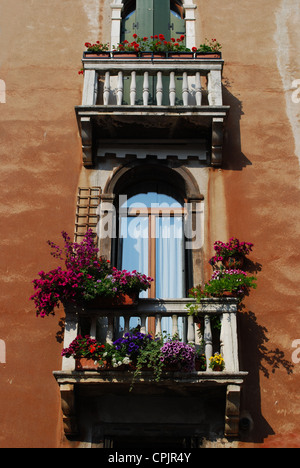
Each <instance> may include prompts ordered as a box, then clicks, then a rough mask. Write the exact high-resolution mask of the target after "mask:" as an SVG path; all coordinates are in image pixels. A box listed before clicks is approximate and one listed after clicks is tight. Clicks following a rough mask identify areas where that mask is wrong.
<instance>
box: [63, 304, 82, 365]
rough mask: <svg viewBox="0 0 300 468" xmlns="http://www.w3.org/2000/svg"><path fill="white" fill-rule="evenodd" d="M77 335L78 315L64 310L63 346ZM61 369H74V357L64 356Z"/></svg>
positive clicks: (65, 346) (66, 346)
mask: <svg viewBox="0 0 300 468" xmlns="http://www.w3.org/2000/svg"><path fill="white" fill-rule="evenodd" d="M77 335H78V316H77V314H76V313H70V312H68V311H66V323H65V333H64V348H68V347H69V346H70V344H71V343H72V341H73V340H75V338H76V337H77ZM62 370H64V371H72V370H75V359H73V358H66V357H65V356H64V357H63V359H62Z"/></svg>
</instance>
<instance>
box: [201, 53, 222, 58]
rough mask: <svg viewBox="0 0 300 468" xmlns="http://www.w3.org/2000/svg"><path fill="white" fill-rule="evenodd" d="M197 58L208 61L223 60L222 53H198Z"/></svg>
mask: <svg viewBox="0 0 300 468" xmlns="http://www.w3.org/2000/svg"><path fill="white" fill-rule="evenodd" d="M195 58H197V59H206V58H209V59H211V58H213V59H220V58H222V53H221V52H196V54H195Z"/></svg>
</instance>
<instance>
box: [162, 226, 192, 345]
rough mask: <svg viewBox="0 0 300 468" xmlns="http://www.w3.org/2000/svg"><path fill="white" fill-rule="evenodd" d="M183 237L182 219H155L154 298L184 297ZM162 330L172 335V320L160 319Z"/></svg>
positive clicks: (179, 326)
mask: <svg viewBox="0 0 300 468" xmlns="http://www.w3.org/2000/svg"><path fill="white" fill-rule="evenodd" d="M184 269H185V262H184V237H183V219H182V217H161V218H157V219H156V297H158V298H161V299H174V298H181V297H184ZM162 330H163V331H166V332H167V334H169V335H172V319H171V317H166V318H163V319H162ZM178 330H179V335H180V337H182V334H183V323H182V319H179V321H178Z"/></svg>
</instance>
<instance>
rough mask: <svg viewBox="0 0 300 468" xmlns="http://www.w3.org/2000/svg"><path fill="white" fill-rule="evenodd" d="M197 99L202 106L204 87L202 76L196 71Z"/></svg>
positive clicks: (198, 104)
mask: <svg viewBox="0 0 300 468" xmlns="http://www.w3.org/2000/svg"><path fill="white" fill-rule="evenodd" d="M195 99H196V105H197V106H201V102H202V87H201V76H200V72H196V76H195Z"/></svg>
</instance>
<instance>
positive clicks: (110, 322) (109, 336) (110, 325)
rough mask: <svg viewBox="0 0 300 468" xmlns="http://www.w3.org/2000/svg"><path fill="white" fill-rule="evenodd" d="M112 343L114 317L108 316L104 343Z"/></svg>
mask: <svg viewBox="0 0 300 468" xmlns="http://www.w3.org/2000/svg"><path fill="white" fill-rule="evenodd" d="M113 341H114V317H113V315H108V317H107V333H106V343H109V344H112V343H113Z"/></svg>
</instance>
